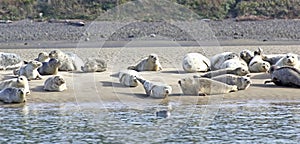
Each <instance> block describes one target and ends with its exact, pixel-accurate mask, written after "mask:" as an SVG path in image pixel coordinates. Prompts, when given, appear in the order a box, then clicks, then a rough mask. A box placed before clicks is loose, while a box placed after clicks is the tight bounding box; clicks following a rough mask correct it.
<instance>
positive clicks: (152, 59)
mask: <svg viewBox="0 0 300 144" xmlns="http://www.w3.org/2000/svg"><path fill="white" fill-rule="evenodd" d="M128 69H131V70H136V71H161V70H162V66H161V64H160V62H159V58H158V56H157V54H150V55H149V56H148V57H147V58H144V59H142V60H141V61H140V62H139V63H138V64H137V65H136V66H129V67H128Z"/></svg>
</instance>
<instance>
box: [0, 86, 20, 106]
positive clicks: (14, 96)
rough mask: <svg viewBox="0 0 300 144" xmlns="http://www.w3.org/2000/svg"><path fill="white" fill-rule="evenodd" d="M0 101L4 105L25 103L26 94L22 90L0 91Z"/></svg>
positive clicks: (12, 88) (7, 89) (9, 89)
mask: <svg viewBox="0 0 300 144" xmlns="http://www.w3.org/2000/svg"><path fill="white" fill-rule="evenodd" d="M0 101H3V102H4V103H23V102H26V92H24V89H23V88H15V87H9V88H5V89H3V90H1V91H0Z"/></svg>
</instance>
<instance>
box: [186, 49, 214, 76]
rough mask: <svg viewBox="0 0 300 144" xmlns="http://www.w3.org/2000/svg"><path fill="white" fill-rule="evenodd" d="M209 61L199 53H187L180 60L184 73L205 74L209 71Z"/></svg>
mask: <svg viewBox="0 0 300 144" xmlns="http://www.w3.org/2000/svg"><path fill="white" fill-rule="evenodd" d="M210 65H211V64H210V60H209V59H208V58H207V57H205V56H203V55H202V54H200V53H188V54H186V55H185V56H184V58H183V60H182V67H183V69H184V71H186V72H206V71H208V70H210Z"/></svg>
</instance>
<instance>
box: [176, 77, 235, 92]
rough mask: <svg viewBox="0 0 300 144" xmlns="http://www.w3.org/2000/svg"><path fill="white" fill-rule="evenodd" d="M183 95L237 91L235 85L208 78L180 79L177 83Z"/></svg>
mask: <svg viewBox="0 0 300 144" xmlns="http://www.w3.org/2000/svg"><path fill="white" fill-rule="evenodd" d="M178 84H179V85H180V88H181V90H182V92H183V94H184V95H195V96H197V95H199V96H205V95H215V94H226V93H230V92H236V91H238V88H237V86H236V85H228V84H225V83H222V82H219V81H216V80H212V79H209V78H193V77H187V78H182V79H180V80H179V81H178Z"/></svg>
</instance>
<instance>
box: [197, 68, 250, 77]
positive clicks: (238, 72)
mask: <svg viewBox="0 0 300 144" xmlns="http://www.w3.org/2000/svg"><path fill="white" fill-rule="evenodd" d="M249 73H250V72H249V71H248V70H247V69H244V68H242V67H239V68H235V69H232V68H226V69H220V70H215V71H209V72H206V73H204V74H201V75H200V76H196V75H195V76H194V78H199V77H206V78H212V77H216V76H219V75H223V74H234V75H238V76H245V75H247V74H249Z"/></svg>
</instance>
